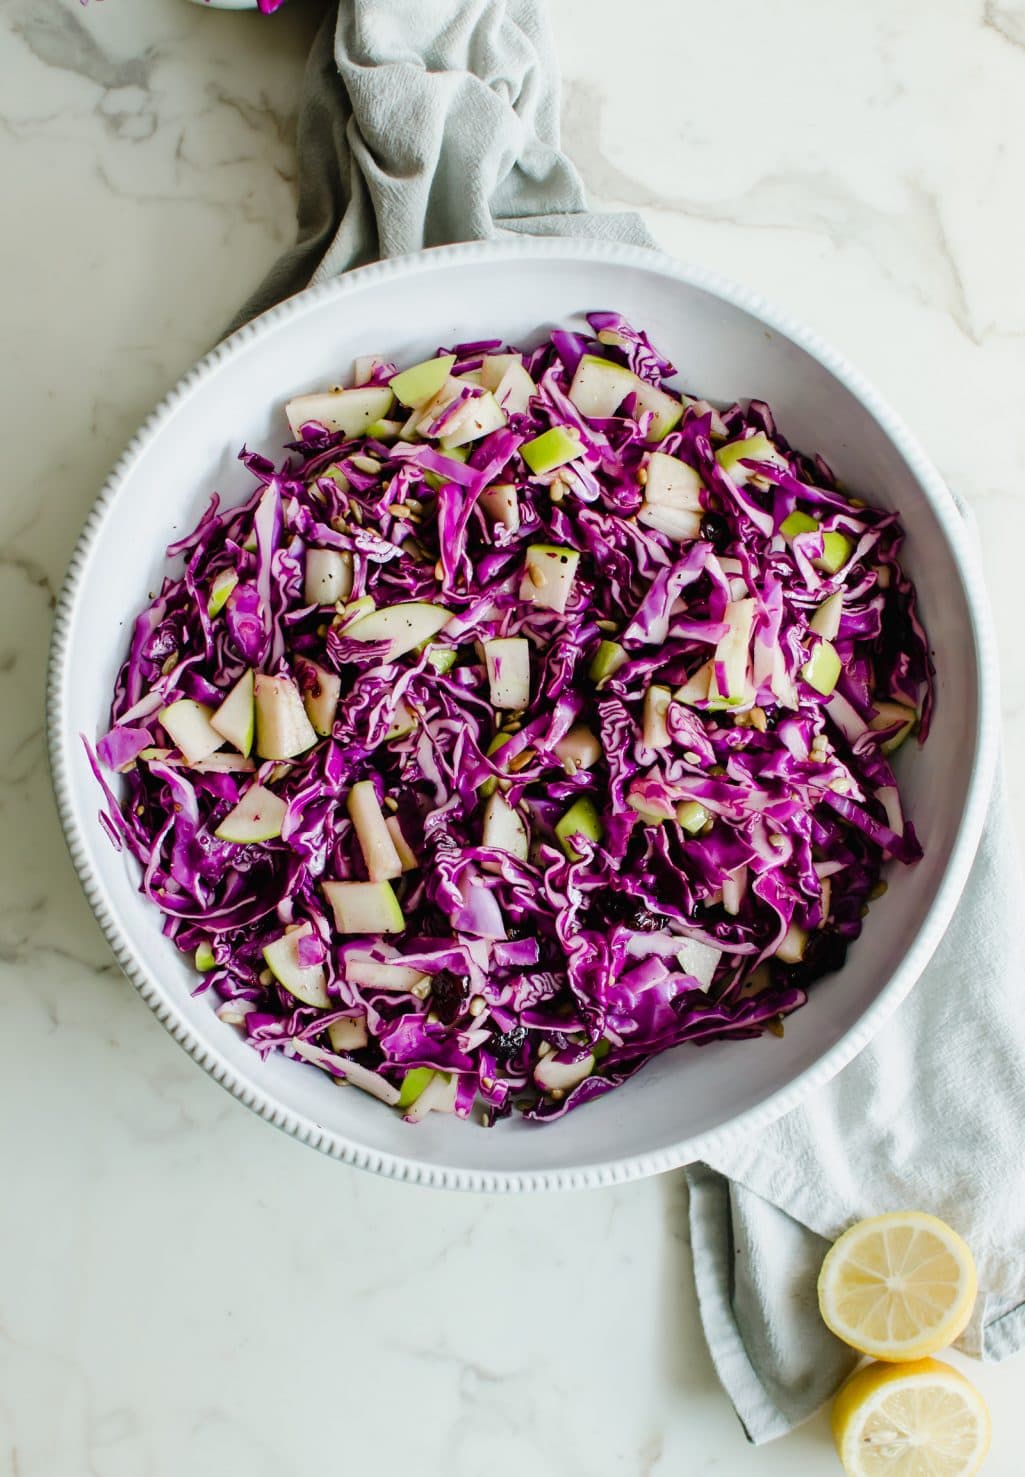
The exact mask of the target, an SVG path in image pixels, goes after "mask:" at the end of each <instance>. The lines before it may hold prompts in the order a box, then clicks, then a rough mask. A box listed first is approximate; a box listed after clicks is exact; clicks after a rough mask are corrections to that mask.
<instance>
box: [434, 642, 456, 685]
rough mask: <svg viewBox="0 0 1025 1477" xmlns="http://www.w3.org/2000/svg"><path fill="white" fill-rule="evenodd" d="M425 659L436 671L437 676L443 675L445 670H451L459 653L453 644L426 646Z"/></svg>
mask: <svg viewBox="0 0 1025 1477" xmlns="http://www.w3.org/2000/svg"><path fill="white" fill-rule="evenodd" d="M426 655H427V660H428V661H429V662H430V664H431V666H432V667H433V668H434V670H435V671H436V672H437V674H438V676H439V677H444V675H445V673H446V672H451V670H452V668H453V667H454V666H455V664H456V662H457V661H458V660H459V653H458V651H456V649H455V647H454V646H434V645H431V646H428V648H427V653H426Z"/></svg>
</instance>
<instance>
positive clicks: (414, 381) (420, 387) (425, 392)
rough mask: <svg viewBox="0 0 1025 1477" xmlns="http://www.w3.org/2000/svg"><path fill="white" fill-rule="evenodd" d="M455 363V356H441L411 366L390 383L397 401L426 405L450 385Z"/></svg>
mask: <svg viewBox="0 0 1025 1477" xmlns="http://www.w3.org/2000/svg"><path fill="white" fill-rule="evenodd" d="M455 362H456V356H455V355H454V354H439V355H438V356H437V357H436V358H434V359H424V360H423V361H422V362H421V363H420V364H412V365H410V367H409V368H408V369H404V370H403V371H402V373H401V374H397V375H396V376H395V377H394V379H392V380H391V381H390V386H391V389H392V390H393V391H394V393H395V398H396V400H398V401H400V402H401V404H403V405H410V406H421V405H426V404H427V401H428V400H433V399H434V397H435V395H437V394H438V392H439V391H440V390H442V389H443V388H444V386H445V385H446V384H447V383H448V377H449V374H450V373H451V371H452V366H453V364H455ZM383 413H384V412H382V414H383Z"/></svg>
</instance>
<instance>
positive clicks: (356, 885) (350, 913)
mask: <svg viewBox="0 0 1025 1477" xmlns="http://www.w3.org/2000/svg"><path fill="white" fill-rule="evenodd" d="M322 886H323V889H324V896H325V897H326V898H327V900H328V904H329V906H330V908H331V911H332V912H333V913H334V918H335V928H336V929H337V930H338V932H339V933H401V932H402V930H403V929H404V928H405V926H406V920H405V918H404V917H403V916H402V909H401V908H400V906H399V900H398V898H397V897H396V896H395V893H394V890H393V889H392V885H391V883H390V882H324V883H322Z"/></svg>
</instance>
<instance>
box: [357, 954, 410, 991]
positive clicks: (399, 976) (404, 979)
mask: <svg viewBox="0 0 1025 1477" xmlns="http://www.w3.org/2000/svg"><path fill="white" fill-rule="evenodd" d="M345 978H346V979H347V980H349V981H350V982H351V983H352V984H354V985H362V986H363V988H364V989H366V990H383V991H387V992H389V993H390V994H393V995H408V994H410V992H411V991H413V990H415V989H416V988H417V987H418V986H420V985H424V984H426V981H427V980H428V978H429V976H428V975H426V974H424V972H423V970H422V969H411V968H410V966H409V965H408V964H393V963H391V962H390V961H389V960H381V959H372V958H371V957H370V956H369V955H368V954H349V955H348V957H347V958H346V961H345ZM424 993H425V994H426V991H424Z"/></svg>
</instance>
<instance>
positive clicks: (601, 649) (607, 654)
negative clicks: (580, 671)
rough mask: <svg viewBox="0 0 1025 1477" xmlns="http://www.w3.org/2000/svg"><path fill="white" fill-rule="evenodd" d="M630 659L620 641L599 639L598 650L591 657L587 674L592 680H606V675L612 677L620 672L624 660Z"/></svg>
mask: <svg viewBox="0 0 1025 1477" xmlns="http://www.w3.org/2000/svg"><path fill="white" fill-rule="evenodd" d="M629 660H630V658H629V657H628V656H627V654H626V651H625V649H624V648H623V647H622V646H620V644H619V642H618V641H599V642H598V650H597V651H596V652H595V654H594V656H593V657H592V658H591V665H590V666H589V667H588V669H587V675H588V677H590V679H591V681H592V682H604V680H605V678H606V677H611V676H612V675H613V673H615V672H618V671H619V669H620V667H621V666H623V664H624V662H627V661H629Z"/></svg>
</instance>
